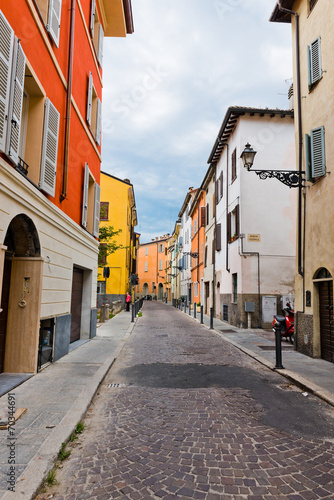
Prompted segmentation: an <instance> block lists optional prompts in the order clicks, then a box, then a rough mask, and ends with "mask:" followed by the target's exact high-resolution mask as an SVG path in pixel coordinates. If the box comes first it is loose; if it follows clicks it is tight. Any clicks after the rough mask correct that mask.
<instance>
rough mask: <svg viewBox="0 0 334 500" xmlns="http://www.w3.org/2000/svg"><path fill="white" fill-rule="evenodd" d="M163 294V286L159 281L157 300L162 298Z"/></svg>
mask: <svg viewBox="0 0 334 500" xmlns="http://www.w3.org/2000/svg"><path fill="white" fill-rule="evenodd" d="M163 294H164V286H163V284H162V283H159V287H158V299H159V300H162V297H163Z"/></svg>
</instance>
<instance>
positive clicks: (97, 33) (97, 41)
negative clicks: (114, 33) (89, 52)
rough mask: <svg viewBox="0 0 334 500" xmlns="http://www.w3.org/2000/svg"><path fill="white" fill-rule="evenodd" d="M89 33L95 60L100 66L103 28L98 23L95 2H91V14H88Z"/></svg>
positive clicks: (93, 0)
mask: <svg viewBox="0 0 334 500" xmlns="http://www.w3.org/2000/svg"><path fill="white" fill-rule="evenodd" d="M90 32H91V35H92V40H93V45H94V49H95V53H96V57H97V60H98V62H99V64H100V66H102V58H103V37H104V33H103V28H102V26H101V24H100V22H99V16H98V12H97V9H96V2H95V0H92V4H91V14H90Z"/></svg>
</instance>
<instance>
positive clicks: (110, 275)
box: [97, 172, 138, 305]
mask: <svg viewBox="0 0 334 500" xmlns="http://www.w3.org/2000/svg"><path fill="white" fill-rule="evenodd" d="M137 224H138V221H137V210H136V202H135V193H134V188H133V185H132V184H131V183H130V181H129V180H128V179H124V180H122V179H118V178H117V177H114V176H113V175H110V174H108V173H106V172H101V203H100V226H101V227H106V228H108V227H111V226H112V227H113V228H114V230H116V231H118V230H119V229H120V230H121V232H120V234H118V235H117V236H115V237H114V238H112V239H113V241H115V243H116V245H117V246H121V247H122V248H119V249H118V250H116V252H114V253H112V254H111V255H105V254H102V255H101V256H100V258H99V268H98V290H97V292H98V302H99V304H98V305H101V303H106V302H109V303H111V302H112V301H115V300H122V303H123V305H124V302H125V298H126V294H127V293H128V292H131V291H132V286H131V276H132V275H134V274H136V271H137V269H136V267H137V266H136V252H137V237H138V235H137V233H136V232H135V227H136V226H137ZM101 245H102V246H104V247H105V248H106V245H107V243H106V242H101Z"/></svg>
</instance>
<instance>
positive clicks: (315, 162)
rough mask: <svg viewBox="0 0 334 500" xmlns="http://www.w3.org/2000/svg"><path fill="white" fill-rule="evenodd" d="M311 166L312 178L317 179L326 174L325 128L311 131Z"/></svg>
mask: <svg viewBox="0 0 334 500" xmlns="http://www.w3.org/2000/svg"><path fill="white" fill-rule="evenodd" d="M311 164H312V176H313V177H314V178H315V179H316V178H318V177H322V176H323V175H325V173H326V162H325V128H324V127H318V128H314V129H313V130H311Z"/></svg>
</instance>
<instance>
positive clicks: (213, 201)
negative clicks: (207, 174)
mask: <svg viewBox="0 0 334 500" xmlns="http://www.w3.org/2000/svg"><path fill="white" fill-rule="evenodd" d="M215 214H216V193H214V194H213V196H212V217H214V216H215Z"/></svg>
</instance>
